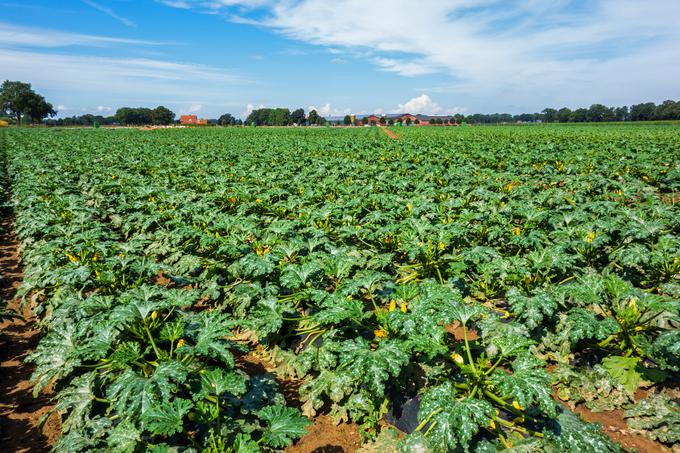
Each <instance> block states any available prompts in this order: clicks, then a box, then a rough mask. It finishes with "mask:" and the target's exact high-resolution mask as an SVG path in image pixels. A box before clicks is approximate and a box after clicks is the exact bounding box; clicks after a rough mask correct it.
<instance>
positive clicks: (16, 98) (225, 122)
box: [0, 80, 680, 126]
mask: <svg viewBox="0 0 680 453" xmlns="http://www.w3.org/2000/svg"><path fill="white" fill-rule="evenodd" d="M404 113H407V112H404ZM3 114H4V115H7V116H8V118H9V119H11V120H13V122H16V124H17V125H21V124H22V123H23V122H25V121H28V122H30V123H44V124H47V125H48V126H80V125H82V126H91V125H93V124H95V123H99V124H101V125H113V124H118V125H131V126H143V125H150V124H153V125H169V124H173V123H174V122H175V118H176V115H175V113H174V112H172V110H170V109H168V108H166V107H164V106H158V107H156V108H154V109H150V108H146V107H122V108H120V109H118V110H117V111H116V113H115V114H114V115H112V116H102V115H91V114H86V115H81V116H72V117H70V118H59V119H48V120H46V121H44V120H45V119H46V118H52V117H54V116H56V115H57V111H56V110H55V109H54V107H53V106H52V104H50V103H49V102H47V101H46V100H45V98H44V97H43V96H42V95H40V94H38V93H36V92H35V91H34V90H33V89H32V87H31V84H30V83H24V82H20V81H10V80H5V81H4V82H3V83H2V85H1V86H0V116H2V115H3ZM663 120H680V101H673V100H667V101H664V102H662V103H661V104H659V105H656V104H655V103H654V102H646V103H642V104H634V105H631V106H630V107H629V106H623V107H607V106H605V105H603V104H593V105H591V106H590V107H589V108H578V109H575V110H571V109H570V108H568V107H562V108H560V109H556V108H552V107H549V108H545V109H543V110H542V111H541V112H540V113H521V114H516V115H513V114H510V113H491V114H483V113H475V114H472V115H467V116H466V115H462V114H460V113H459V114H456V115H451V116H443V117H429V122H430V124H454V123H457V124H460V123H462V122H468V123H483V124H495V123H523V122H544V123H588V122H596V123H597V122H616V121H663ZM395 121H396V120H395V119H393V118H386V117H384V116H383V117H382V118H380V123H381V124H390V125H391V124H394V122H395ZM408 122H409V120H407V124H408ZM418 122H419V121H416V123H418ZM209 123H210V124H213V125H214V124H218V125H221V126H239V125H242V124H244V121H242V120H240V119H237V118H235V117H234V116H233V115H231V114H229V113H226V114H224V115H222V116H220V117H219V119H217V120H210V121H209ZM342 123H343V124H345V125H350V124H351V123H352V121H351V117H350V116H349V115H346V116H345V117H344V118H343V120H342ZM364 123H365V121H364V120H363V119H362V120H359V124H364ZM245 124H248V125H250V124H255V125H257V126H291V125H298V126H302V125H323V124H326V119H325V118H323V117H321V116H320V115H319V114H318V112H317V111H316V110H311V111H310V112H309V115H305V111H304V109H302V108H299V109H296V110H293V111H292V112H291V111H290V110H289V109H287V108H261V109H256V110H253V111H252V112H250V113H249V114H248V117H247V118H246V120H245Z"/></svg>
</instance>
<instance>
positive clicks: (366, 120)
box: [364, 115, 380, 126]
mask: <svg viewBox="0 0 680 453" xmlns="http://www.w3.org/2000/svg"><path fill="white" fill-rule="evenodd" d="M364 124H368V125H370V126H376V125H378V124H380V118H378V117H377V116H375V115H371V116H367V117H366V118H364Z"/></svg>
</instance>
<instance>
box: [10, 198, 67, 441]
mask: <svg viewBox="0 0 680 453" xmlns="http://www.w3.org/2000/svg"><path fill="white" fill-rule="evenodd" d="M0 215H1V216H2V219H1V222H0V269H2V280H0V297H2V298H3V299H5V300H7V301H9V304H8V308H10V309H13V310H15V311H16V312H18V313H21V314H22V318H15V319H13V320H6V321H4V322H2V323H0V374H1V375H2V379H0V445H2V448H1V449H2V451H7V452H22V453H25V452H44V451H48V450H49V449H50V446H51V445H53V444H54V442H55V441H56V439H57V437H58V436H59V433H60V432H61V423H60V420H59V416H58V415H57V414H52V415H51V416H50V417H49V419H48V420H47V422H46V423H45V427H44V430H43V431H42V432H41V430H40V427H39V423H40V418H41V417H42V416H43V415H44V414H45V413H47V412H48V411H49V409H50V402H49V399H48V397H47V396H44V395H43V396H40V397H38V398H34V397H33V395H32V393H31V391H32V387H33V386H32V385H31V383H30V377H31V374H32V373H33V366H32V365H30V364H25V363H24V360H25V358H26V356H27V355H28V354H29V353H30V352H31V351H32V350H33V349H35V347H36V345H37V344H38V340H39V338H40V332H39V331H38V330H37V329H36V328H35V321H36V318H35V317H34V315H33V314H32V313H31V311H30V309H29V308H28V307H24V309H22V308H21V304H20V300H18V299H17V298H16V297H15V295H16V292H17V289H18V287H19V285H20V284H21V280H22V278H23V274H22V272H21V267H20V265H19V247H18V243H17V240H16V237H15V236H14V234H13V233H12V232H11V227H12V220H13V219H12V216H11V214H10V213H9V212H7V211H0Z"/></svg>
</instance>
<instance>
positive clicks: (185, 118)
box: [179, 115, 208, 126]
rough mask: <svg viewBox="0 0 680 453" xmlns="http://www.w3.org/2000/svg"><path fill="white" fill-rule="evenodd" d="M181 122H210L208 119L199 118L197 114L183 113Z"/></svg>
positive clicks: (192, 123)
mask: <svg viewBox="0 0 680 453" xmlns="http://www.w3.org/2000/svg"><path fill="white" fill-rule="evenodd" d="M179 124H183V125H185V126H189V125H194V124H198V125H204V124H208V120H206V119H198V117H197V116H196V115H182V116H181V117H180V118H179Z"/></svg>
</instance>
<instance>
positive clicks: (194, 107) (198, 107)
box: [187, 104, 203, 113]
mask: <svg viewBox="0 0 680 453" xmlns="http://www.w3.org/2000/svg"><path fill="white" fill-rule="evenodd" d="M202 109H203V106H202V105H201V104H191V106H189V109H188V110H187V111H188V112H189V113H197V112H200V111H201V110H202Z"/></svg>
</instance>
